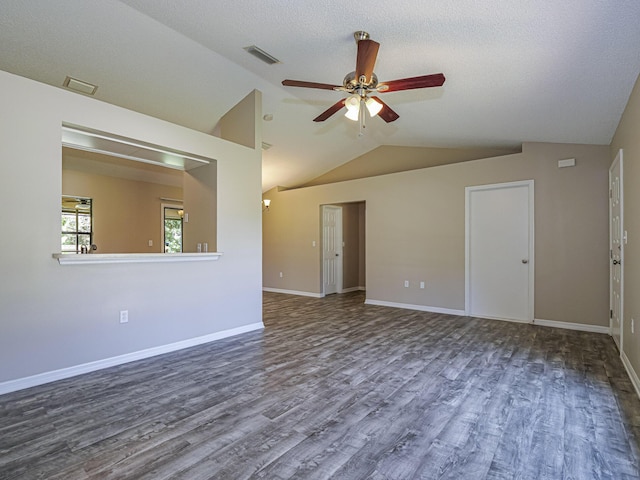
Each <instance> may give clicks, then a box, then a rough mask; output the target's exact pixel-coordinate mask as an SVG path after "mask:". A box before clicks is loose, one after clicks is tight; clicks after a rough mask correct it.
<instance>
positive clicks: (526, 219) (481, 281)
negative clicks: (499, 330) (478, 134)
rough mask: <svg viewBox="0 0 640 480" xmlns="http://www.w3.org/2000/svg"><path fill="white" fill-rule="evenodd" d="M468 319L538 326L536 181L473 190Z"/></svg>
mask: <svg viewBox="0 0 640 480" xmlns="http://www.w3.org/2000/svg"><path fill="white" fill-rule="evenodd" d="M465 196H466V212H465V213H466V269H465V270H466V272H465V273H466V275H465V276H466V288H465V291H466V295H465V297H466V298H465V310H466V313H467V315H471V316H476V317H485V318H498V319H504V320H515V321H521V322H532V321H533V280H534V277H533V267H534V264H533V251H534V250H533V238H534V237H533V180H528V181H524V182H512V183H503V184H498V185H484V186H479V187H467V188H466V189H465Z"/></svg>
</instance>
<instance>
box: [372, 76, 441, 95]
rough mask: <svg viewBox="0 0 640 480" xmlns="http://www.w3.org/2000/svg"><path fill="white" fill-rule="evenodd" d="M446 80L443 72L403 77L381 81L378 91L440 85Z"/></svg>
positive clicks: (395, 90)
mask: <svg viewBox="0 0 640 480" xmlns="http://www.w3.org/2000/svg"><path fill="white" fill-rule="evenodd" d="M444 80H445V78H444V75H443V74H442V73H434V74H433V75H422V76H420V77H411V78H402V79H400V80H391V81H390V82H382V83H379V84H378V91H379V92H380V93H387V92H397V91H398V90H413V89H415V88H428V87H440V86H442V84H443V83H444Z"/></svg>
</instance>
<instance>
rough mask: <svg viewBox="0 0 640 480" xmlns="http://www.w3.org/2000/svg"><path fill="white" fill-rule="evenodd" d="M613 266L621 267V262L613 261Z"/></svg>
mask: <svg viewBox="0 0 640 480" xmlns="http://www.w3.org/2000/svg"><path fill="white" fill-rule="evenodd" d="M613 264H614V265H622V260H620V261H618V260H614V261H613Z"/></svg>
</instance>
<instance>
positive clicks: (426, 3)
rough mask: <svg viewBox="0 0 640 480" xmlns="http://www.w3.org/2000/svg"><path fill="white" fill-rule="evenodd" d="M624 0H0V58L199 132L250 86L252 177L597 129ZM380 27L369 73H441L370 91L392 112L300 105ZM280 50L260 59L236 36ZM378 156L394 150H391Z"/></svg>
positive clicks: (632, 11)
mask: <svg viewBox="0 0 640 480" xmlns="http://www.w3.org/2000/svg"><path fill="white" fill-rule="evenodd" d="M638 25H640V2H639V1H637V0H616V1H614V0H610V1H605V0H567V1H562V2H559V1H557V0H555V1H551V0H538V1H529V0H526V1H525V0H523V1H516V2H513V1H506V0H500V1H499V0H483V1H482V2H478V1H477V0H460V1H455V2H443V1H435V0H419V1H398V2H393V3H389V2H388V1H385V2H382V1H380V0H370V1H369V2H366V3H365V4H362V5H352V4H349V3H345V2H338V1H336V0H324V1H322V2H318V1H317V0H315V1H309V0H297V1H291V0H289V1H283V0H270V1H269V0H264V1H255V0H235V1H233V2H212V1H210V0H181V1H179V2H176V1H174V0H123V1H117V0H101V1H86V0H56V1H55V2H52V1H50V0H30V1H24V0H2V7H1V8H0V69H2V70H6V71H9V72H12V73H16V74H18V75H23V76H25V77H29V78H33V79H35V80H38V81H42V82H45V83H48V84H51V85H55V86H61V85H62V82H63V81H64V78H65V77H66V76H67V75H71V76H74V77H76V78H79V79H81V80H85V81H88V82H91V83H95V84H97V85H98V86H99V88H98V91H97V94H96V98H98V99H100V100H103V101H106V102H109V103H113V104H116V105H121V106H124V107H127V108H130V109H133V110H136V111H140V112H143V113H147V114H149V115H153V116H156V117H159V118H163V119H166V120H169V121H172V122H175V123H178V124H181V125H185V126H188V127H191V128H194V129H197V130H201V131H204V132H212V131H213V129H214V127H215V125H216V124H217V122H218V120H219V119H220V117H221V116H222V115H224V113H226V112H227V111H228V110H229V109H230V108H231V107H232V106H233V105H234V104H235V103H237V102H238V101H239V100H241V99H242V98H243V97H244V96H245V95H246V94H247V93H249V92H250V91H251V90H252V89H254V88H257V89H259V90H261V91H262V92H263V101H264V107H263V110H264V113H271V114H273V116H274V119H273V121H271V122H264V125H263V127H264V130H263V133H264V141H265V142H267V143H270V144H272V145H273V147H272V148H271V149H269V150H268V151H266V152H264V157H263V188H264V189H267V188H270V187H272V186H274V185H284V186H292V185H298V184H302V183H304V182H306V181H309V180H311V179H312V178H314V177H316V176H318V175H320V174H323V173H325V172H327V171H329V170H331V169H332V168H334V167H337V166H338V165H341V164H343V163H345V162H347V161H349V160H351V159H353V158H355V157H358V156H360V155H362V154H364V153H366V152H367V151H370V150H372V149H374V148H376V147H378V146H379V145H404V146H429V147H457V148H467V147H509V148H513V147H516V146H518V145H519V144H520V143H521V142H523V141H542V142H566V143H590V144H608V143H609V142H610V141H611V137H612V135H613V133H614V131H615V128H616V126H617V123H618V121H619V119H620V116H621V114H622V111H623V109H624V106H625V105H626V102H627V100H628V97H629V94H630V92H631V89H632V87H633V84H634V82H635V80H636V78H637V76H638V73H639V72H640V48H639V45H640V28H639V27H638ZM356 30H366V31H368V32H369V33H370V34H371V38H372V39H374V40H376V41H378V42H380V44H381V47H380V52H379V55H378V61H377V64H376V68H375V72H376V74H377V76H378V78H379V79H380V81H385V80H393V79H396V78H404V77H411V76H417V75H423V74H430V73H438V72H443V73H444V74H445V76H446V78H447V80H446V83H445V84H444V86H443V87H440V88H431V89H424V90H416V91H405V92H393V93H388V94H385V95H384V97H383V99H384V100H385V101H386V102H387V103H388V104H389V105H390V106H391V107H392V108H393V109H394V110H395V111H396V112H397V113H398V114H399V115H400V119H399V120H397V121H396V122H394V123H390V124H386V123H384V122H383V121H382V120H380V119H378V118H374V119H370V120H368V122H367V129H366V130H367V131H366V134H365V136H364V137H362V138H358V137H357V125H356V124H354V123H353V122H350V121H348V120H346V119H345V118H344V117H343V116H342V115H340V114H337V115H335V116H333V117H332V118H330V119H329V120H327V121H326V122H324V123H320V124H319V123H314V122H312V119H313V118H314V117H315V116H317V115H318V114H319V113H320V112H322V111H323V110H325V109H326V108H328V107H329V106H330V105H332V104H333V103H335V102H336V101H338V100H339V99H340V98H341V96H340V94H339V93H338V92H333V91H322V90H308V89H300V88H286V87H282V86H281V85H280V82H281V81H282V80H283V79H285V78H291V79H298V80H308V81H316V82H322V83H332V84H333V83H337V84H340V83H341V82H342V78H343V77H344V76H345V74H347V73H348V72H350V71H352V70H353V69H354V66H355V54H356V45H355V42H354V40H353V32H354V31H356ZM254 44H255V45H258V46H259V47H260V48H262V49H264V50H266V51H267V52H269V53H270V54H272V55H273V56H275V57H277V58H278V59H280V60H281V61H282V63H281V64H277V65H272V66H268V65H266V64H264V63H262V62H260V61H258V60H257V59H255V58H254V57H252V56H250V55H249V54H247V53H246V52H245V51H244V50H243V47H247V46H249V45H254ZM390 160H391V161H392V159H390Z"/></svg>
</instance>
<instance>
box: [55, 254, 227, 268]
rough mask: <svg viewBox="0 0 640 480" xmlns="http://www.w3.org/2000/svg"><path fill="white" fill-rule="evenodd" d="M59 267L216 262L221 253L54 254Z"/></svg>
mask: <svg viewBox="0 0 640 480" xmlns="http://www.w3.org/2000/svg"><path fill="white" fill-rule="evenodd" d="M52 256H53V258H55V259H57V260H58V263H60V265H92V264H97V263H167V262H203V261H207V260H218V259H219V258H220V257H221V256H222V252H210V253H90V254H87V255H82V254H80V255H78V254H73V253H54V254H53V255H52Z"/></svg>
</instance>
